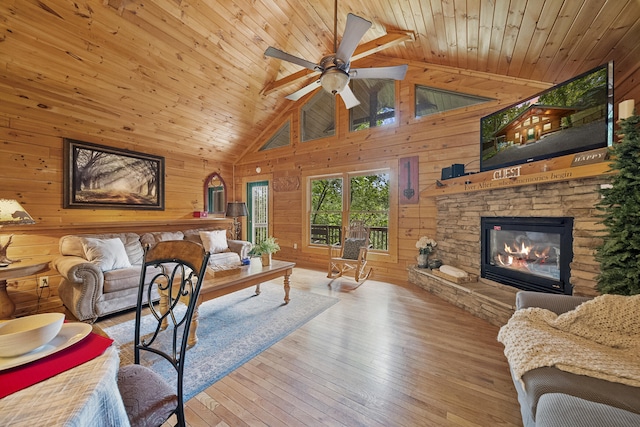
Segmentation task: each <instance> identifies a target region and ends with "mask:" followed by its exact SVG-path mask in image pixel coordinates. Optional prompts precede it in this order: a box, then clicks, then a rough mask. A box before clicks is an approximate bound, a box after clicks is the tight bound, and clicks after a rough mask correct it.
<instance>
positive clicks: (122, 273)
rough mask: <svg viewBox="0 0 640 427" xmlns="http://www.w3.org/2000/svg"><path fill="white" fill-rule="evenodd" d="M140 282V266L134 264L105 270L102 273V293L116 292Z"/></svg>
mask: <svg viewBox="0 0 640 427" xmlns="http://www.w3.org/2000/svg"><path fill="white" fill-rule="evenodd" d="M139 282H140V266H139V265H134V266H131V267H129V268H121V269H119V270H111V271H105V273H104V289H103V291H104V293H105V294H106V293H109V292H117V291H121V290H123V289H131V288H136V287H138V283H139Z"/></svg>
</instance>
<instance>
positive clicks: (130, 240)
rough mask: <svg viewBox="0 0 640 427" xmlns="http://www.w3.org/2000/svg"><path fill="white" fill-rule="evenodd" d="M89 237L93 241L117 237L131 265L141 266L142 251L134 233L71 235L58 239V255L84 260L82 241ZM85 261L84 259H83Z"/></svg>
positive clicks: (138, 237)
mask: <svg viewBox="0 0 640 427" xmlns="http://www.w3.org/2000/svg"><path fill="white" fill-rule="evenodd" d="M87 237H91V238H94V239H112V238H114V237H117V238H118V239H120V240H122V243H123V244H124V249H125V251H126V252H127V256H128V257H129V263H130V264H131V265H135V264H142V257H143V256H144V251H143V250H142V245H141V244H140V236H139V235H138V234H136V233H109V234H71V235H67V236H62V237H61V238H60V255H71V256H77V257H81V258H84V257H85V254H84V248H83V247H82V239H83V238H87ZM85 259H86V258H85Z"/></svg>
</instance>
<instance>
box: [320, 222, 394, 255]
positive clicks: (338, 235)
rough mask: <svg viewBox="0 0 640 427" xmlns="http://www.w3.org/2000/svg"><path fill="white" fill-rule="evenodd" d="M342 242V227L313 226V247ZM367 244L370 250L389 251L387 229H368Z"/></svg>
mask: <svg viewBox="0 0 640 427" xmlns="http://www.w3.org/2000/svg"><path fill="white" fill-rule="evenodd" d="M341 241H342V227H340V226H339V225H328V224H313V225H312V226H311V243H312V244H315V245H335V244H340V242H341ZM369 243H370V244H371V248H372V249H378V250H382V251H386V250H388V249H389V229H388V228H387V227H369Z"/></svg>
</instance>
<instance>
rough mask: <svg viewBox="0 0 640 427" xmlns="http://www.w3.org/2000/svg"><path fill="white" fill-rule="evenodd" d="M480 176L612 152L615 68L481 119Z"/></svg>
mask: <svg viewBox="0 0 640 427" xmlns="http://www.w3.org/2000/svg"><path fill="white" fill-rule="evenodd" d="M480 132H481V153H480V171H486V170H492V169H499V168H502V167H506V166H512V165H518V164H524V163H529V162H533V161H537V160H544V159H550V158H552V157H558V156H563V155H567V154H573V153H579V152H583V151H589V150H594V149H597V148H603V147H607V146H610V145H611V144H612V142H613V63H611V62H610V63H608V64H605V65H602V66H600V67H597V68H595V69H593V70H590V71H588V72H586V73H583V74H581V75H579V76H577V77H574V78H572V79H571V80H568V81H566V82H563V83H560V84H558V85H556V86H553V87H551V88H549V89H547V90H545V91H544V92H541V93H538V94H536V95H534V96H532V97H530V98H527V99H526V100H524V101H522V102H519V103H517V104H514V105H511V106H509V107H507V108H503V109H502V110H500V111H497V112H495V113H493V114H489V115H488V116H485V117H482V119H480Z"/></svg>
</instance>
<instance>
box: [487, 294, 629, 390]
mask: <svg viewBox="0 0 640 427" xmlns="http://www.w3.org/2000/svg"><path fill="white" fill-rule="evenodd" d="M498 341H500V342H501V343H503V344H504V346H505V349H504V354H505V355H506V356H507V360H508V361H509V365H510V367H511V369H512V370H513V373H514V376H515V377H516V379H517V380H521V378H522V375H524V374H525V373H526V372H527V371H530V370H532V369H535V368H540V367H543V366H555V367H556V368H558V369H561V370H563V371H567V372H571V373H574V374H579V375H588V376H591V377H595V378H600V379H603V380H607V381H612V382H618V383H623V384H628V385H631V386H635V387H640V295H635V296H630V297H629V296H621V295H602V296H599V297H596V298H594V299H593V300H590V301H587V302H585V303H583V304H581V305H579V306H578V307H577V308H576V309H574V310H572V311H569V312H566V313H563V314H561V315H559V316H558V315H557V314H555V313H553V312H551V311H549V310H545V309H542V308H526V309H522V310H517V311H516V312H515V313H514V314H513V316H512V317H511V319H509V322H508V323H507V324H506V325H504V326H503V327H502V328H501V329H500V332H499V333H498Z"/></svg>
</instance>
